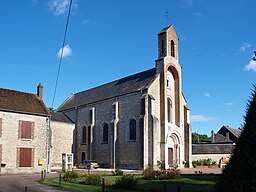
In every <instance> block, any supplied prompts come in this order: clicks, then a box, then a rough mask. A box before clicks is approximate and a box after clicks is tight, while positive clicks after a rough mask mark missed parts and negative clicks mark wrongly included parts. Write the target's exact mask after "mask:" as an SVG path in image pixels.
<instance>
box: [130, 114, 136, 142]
mask: <svg viewBox="0 0 256 192" xmlns="http://www.w3.org/2000/svg"><path fill="white" fill-rule="evenodd" d="M129 140H136V121H135V119H131V120H130V124H129Z"/></svg>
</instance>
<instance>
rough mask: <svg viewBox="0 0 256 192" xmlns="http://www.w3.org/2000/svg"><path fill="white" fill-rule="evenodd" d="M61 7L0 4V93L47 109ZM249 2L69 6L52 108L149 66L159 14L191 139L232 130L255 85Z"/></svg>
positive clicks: (64, 0)
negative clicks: (179, 76) (171, 35)
mask: <svg viewBox="0 0 256 192" xmlns="http://www.w3.org/2000/svg"><path fill="white" fill-rule="evenodd" d="M68 3H69V1H68V0H23V1H20V0H19V1H18V0H16V1H14V2H13V1H3V2H2V3H1V6H0V23H1V29H0V42H1V48H0V50H1V53H0V55H1V57H0V68H1V70H0V85H1V86H0V87H2V88H7V89H14V90H19V91H24V92H31V93H35V92H36V86H37V85H38V83H39V82H41V83H42V84H43V86H44V95H43V97H44V101H45V103H46V105H47V106H48V107H50V106H51V105H52V99H53V93H54V86H55V80H56V75H57V69H58V63H59V58H58V52H59V50H60V48H61V45H62V39H63V34H64V27H65V23H66V17H67V8H68ZM255 7H256V1H255V0H233V1H231V0H226V1H223V0H215V1H211V0H176V1H174V0H138V1H135V0H122V1H120V0H108V1H103V0H101V1H88V0H73V7H72V11H71V16H70V23H69V29H68V33H67V39H66V44H65V45H66V47H65V51H64V53H65V54H64V56H65V57H64V59H63V63H62V67H61V71H60V77H59V82H58V89H57V93H56V98H55V102H54V105H53V107H54V108H57V107H58V106H59V105H60V104H61V103H62V102H63V101H64V100H65V99H66V98H67V97H68V96H69V95H70V94H71V93H75V92H79V91H83V90H86V89H89V88H92V87H95V86H97V85H101V84H104V83H107V82H110V81H113V80H116V79H119V78H122V77H124V76H128V75H131V74H134V73H137V72H141V71H144V70H147V69H149V68H152V67H154V66H155V60H156V59H157V33H158V32H159V31H160V30H161V29H162V28H164V27H166V25H167V24H166V23H167V21H166V18H165V13H166V11H168V14H169V21H168V23H169V24H173V25H174V27H175V29H176V32H177V34H178V36H179V57H180V63H181V65H182V69H183V92H184V95H185V97H186V99H187V102H188V107H189V108H190V110H191V122H192V123H191V124H192V130H193V132H199V133H203V134H208V135H210V132H211V130H214V131H217V130H218V129H219V128H220V127H221V126H222V125H229V126H231V127H236V128H237V127H240V126H241V125H242V124H243V115H245V109H246V102H247V100H248V98H249V97H250V94H251V91H252V88H253V85H252V84H253V83H255V74H256V73H255V72H256V63H255V62H253V61H252V56H253V51H254V50H256V38H255V36H256V33H255V32H256V25H255V20H254V19H255V18H256V17H255Z"/></svg>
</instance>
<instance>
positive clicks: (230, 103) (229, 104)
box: [224, 102, 234, 107]
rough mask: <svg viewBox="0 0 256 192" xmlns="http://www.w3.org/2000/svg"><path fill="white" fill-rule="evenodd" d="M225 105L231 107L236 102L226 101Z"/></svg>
mask: <svg viewBox="0 0 256 192" xmlns="http://www.w3.org/2000/svg"><path fill="white" fill-rule="evenodd" d="M224 105H225V106H226V107H231V106H233V105H234V103H233V102H226V103H224Z"/></svg>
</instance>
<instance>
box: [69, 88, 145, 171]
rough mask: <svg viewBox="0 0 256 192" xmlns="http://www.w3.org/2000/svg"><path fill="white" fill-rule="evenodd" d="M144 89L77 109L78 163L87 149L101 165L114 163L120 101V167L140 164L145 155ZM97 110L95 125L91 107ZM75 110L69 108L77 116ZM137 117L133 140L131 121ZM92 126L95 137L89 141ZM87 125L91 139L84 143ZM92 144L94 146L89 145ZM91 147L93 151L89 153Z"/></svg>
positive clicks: (117, 155) (118, 141)
mask: <svg viewBox="0 0 256 192" xmlns="http://www.w3.org/2000/svg"><path fill="white" fill-rule="evenodd" d="M141 97H142V94H141V93H140V92H138V93H133V94H130V95H126V96H121V97H118V98H114V99H109V100H105V101H100V102H97V103H94V104H91V105H87V106H83V107H82V108H79V107H78V109H77V110H78V112H77V138H76V139H77V144H78V146H77V158H76V163H78V162H79V161H81V153H82V152H85V154H86V158H87V159H89V158H90V159H93V160H96V161H97V162H98V163H99V164H100V165H102V166H106V167H110V165H111V161H112V160H113V159H111V158H113V157H112V156H111V154H112V153H111V151H112V150H113V123H114V119H113V104H114V103H115V102H118V114H119V116H118V118H119V120H118V124H117V129H116V137H117V140H116V143H115V146H116V156H115V161H116V166H117V167H120V168H140V167H141V166H142V165H141V159H142V158H143V157H142V156H141V155H142V135H141V133H142V132H141V130H140V125H139V120H140V112H141ZM92 108H94V110H95V118H94V119H95V122H94V123H95V125H94V126H91V124H90V121H89V111H90V110H91V109H92ZM74 113H75V111H73V113H71V112H69V113H66V115H68V116H69V115H70V116H72V117H73V118H74ZM131 119H135V120H136V141H129V138H128V136H129V122H130V120H131ZM105 123H107V124H108V127H109V131H108V142H104V143H103V140H102V137H103V134H102V132H103V125H104V124H105ZM89 126H91V127H92V139H91V140H92V141H91V143H89V142H88V141H89V140H88V127H89ZM83 127H86V128H87V138H86V139H87V142H86V144H83V143H81V137H82V128H83ZM89 144H90V146H89ZM89 149H90V150H91V155H90V154H89Z"/></svg>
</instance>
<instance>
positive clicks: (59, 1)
mask: <svg viewBox="0 0 256 192" xmlns="http://www.w3.org/2000/svg"><path fill="white" fill-rule="evenodd" d="M69 3H70V0H49V1H48V6H49V9H50V10H51V11H53V12H54V14H55V15H56V16H59V15H63V14H65V13H66V12H67V11H68V8H69ZM77 6H78V3H77V1H74V2H73V4H72V8H77Z"/></svg>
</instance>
